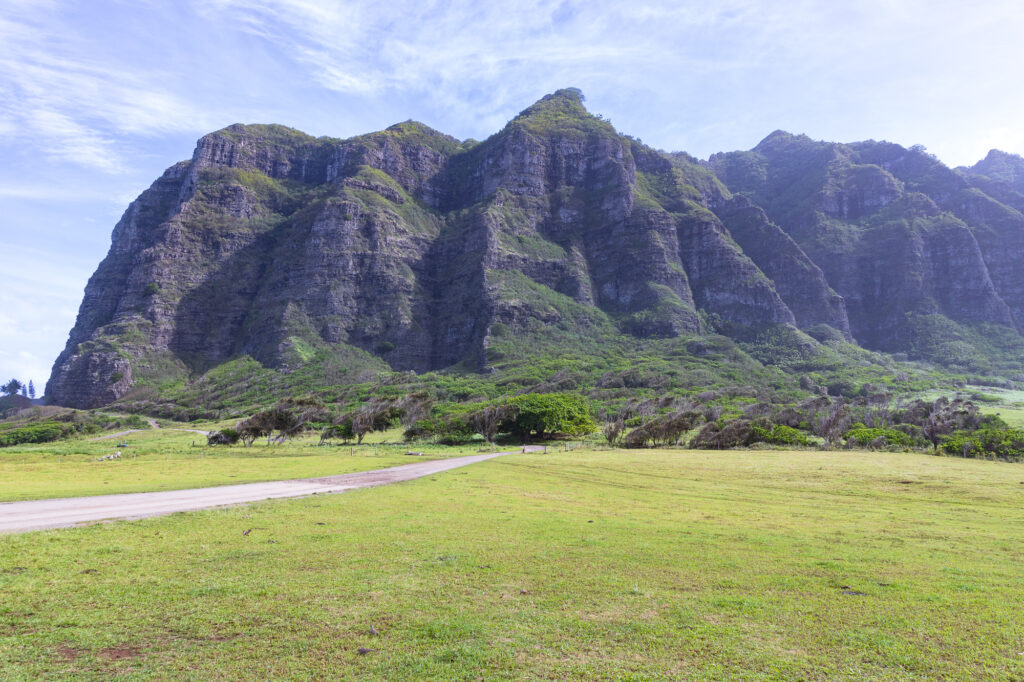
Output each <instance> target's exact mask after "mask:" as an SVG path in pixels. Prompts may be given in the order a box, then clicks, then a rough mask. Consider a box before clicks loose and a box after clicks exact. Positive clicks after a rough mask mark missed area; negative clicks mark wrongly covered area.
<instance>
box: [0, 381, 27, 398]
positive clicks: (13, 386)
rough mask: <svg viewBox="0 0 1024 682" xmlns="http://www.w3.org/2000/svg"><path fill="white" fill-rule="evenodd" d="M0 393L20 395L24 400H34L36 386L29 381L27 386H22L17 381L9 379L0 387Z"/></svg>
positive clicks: (22, 384)
mask: <svg viewBox="0 0 1024 682" xmlns="http://www.w3.org/2000/svg"><path fill="white" fill-rule="evenodd" d="M0 393H3V394H4V395H19V394H20V395H21V396H23V397H25V398H28V399H30V400H35V398H36V386H35V384H34V383H32V380H31V379H29V382H28V383H27V384H24V383H22V382H21V381H18V380H17V379H11V380H10V381H8V382H7V383H6V384H4V385H3V386H0Z"/></svg>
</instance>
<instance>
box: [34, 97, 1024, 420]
mask: <svg viewBox="0 0 1024 682" xmlns="http://www.w3.org/2000/svg"><path fill="white" fill-rule="evenodd" d="M1004 156H1006V157H1007V158H1003V157H1000V156H998V155H996V157H993V155H992V154H990V155H989V157H990V159H993V160H992V161H990V162H989V163H988V165H985V162H982V163H981V164H979V165H978V166H976V167H974V168H972V169H957V170H955V171H954V170H951V169H948V168H946V167H945V166H942V164H940V163H939V162H938V161H936V160H935V159H934V158H932V157H930V156H929V155H928V154H927V153H926V152H924V151H923V150H919V149H914V148H911V149H904V148H902V147H899V146H898V145H893V144H890V143H877V142H871V141H869V142H861V143H854V144H849V145H840V144H835V143H825V142H815V141H813V140H810V139H809V138H807V137H805V136H793V135H790V134H788V133H783V132H780V131H777V132H775V133H772V135H770V136H768V137H767V138H765V140H764V141H762V142H761V143H760V144H759V145H758V146H757V147H755V149H754V150H751V151H749V152H730V153H727V154H716V155H714V156H712V157H711V159H709V160H708V161H707V162H701V161H698V160H697V159H694V158H692V157H690V156H689V155H686V154H684V153H672V154H668V153H663V152H660V151H657V150H654V149H651V148H649V147H647V146H645V145H643V144H642V143H640V142H639V141H637V140H634V139H632V138H630V137H628V136H624V135H620V134H619V133H617V132H616V131H615V129H614V128H613V127H612V126H611V124H610V123H609V122H607V121H605V120H603V119H602V118H601V117H598V116H593V115H591V114H590V113H589V112H588V111H587V110H586V108H585V106H584V104H583V97H582V94H581V93H579V91H577V90H575V89H567V90H560V91H558V92H556V93H554V94H552V95H548V96H546V97H544V98H542V99H541V100H540V101H538V102H537V103H535V104H534V105H532V106H530V107H528V108H527V109H525V110H524V111H523V112H522V113H520V114H519V115H518V116H517V117H515V118H514V119H513V120H512V121H510V122H509V123H508V124H507V125H506V126H505V128H504V129H502V130H501V131H499V132H498V133H495V134H494V135H492V136H491V137H490V138H488V139H487V140H484V141H482V142H476V141H466V142H460V141H458V140H456V139H455V138H452V137H450V136H447V135H444V134H442V133H439V132H437V131H434V130H432V129H430V128H429V127H427V126H424V125H422V124H420V123H417V122H414V121H407V122H404V123H400V124H396V125H394V126H391V127H389V128H387V129H385V130H383V131H380V132H377V133H371V134H368V135H362V136H358V137H355V138H351V139H349V140H338V139H333V138H313V137H310V136H307V135H305V134H303V133H301V132H299V131H296V130H292V129H290V128H286V127H284V126H277V125H251V126H244V125H238V124H236V125H233V126H229V127H228V128H226V129H224V130H221V131H218V132H216V133H212V134H210V135H207V136H205V137H203V138H202V139H201V140H200V141H199V143H198V145H197V148H196V150H195V153H194V154H193V157H192V159H191V160H190V161H188V162H182V163H179V164H176V165H175V166H172V167H171V168H170V169H168V170H167V171H166V172H165V173H164V175H163V176H162V177H161V178H160V179H158V180H157V181H156V182H155V183H154V184H153V185H152V186H151V187H150V188H149V189H148V190H146V191H145V192H144V193H143V194H142V195H141V196H140V197H139V198H138V199H137V200H136V201H134V202H133V203H132V205H131V206H130V207H129V208H128V210H127V211H126V212H125V215H124V217H122V219H121V220H120V221H119V223H118V224H117V226H116V227H115V229H114V234H113V237H112V245H111V250H110V253H109V254H108V256H107V257H106V259H104V261H103V262H102V263H101V264H100V266H99V268H98V269H97V271H96V273H95V274H94V275H93V277H92V278H91V279H90V282H89V285H88V287H87V288H86V293H85V297H84V300H83V303H82V306H81V310H80V313H79V317H78V320H77V322H76V325H75V327H74V329H73V330H72V331H71V335H70V338H69V342H68V345H67V348H66V349H65V351H64V352H63V353H62V354H61V356H60V357H59V358H58V359H57V361H56V363H55V365H54V372H53V375H52V377H51V379H50V382H49V384H48V387H47V396H48V398H49V400H50V401H51V402H54V403H57V404H63V405H68V406H73V407H97V406H101V405H105V404H109V403H112V402H115V401H118V402H121V403H123V404H132V405H135V406H136V407H138V408H139V409H147V406H149V407H152V406H154V405H160V404H170V405H181V406H196V405H198V406H205V407H207V408H209V409H214V410H215V409H227V408H230V407H232V406H238V405H245V404H249V405H251V404H259V403H261V402H267V401H268V400H272V399H274V398H275V397H279V395H280V394H281V393H283V392H289V391H299V390H301V391H315V392H316V391H319V392H323V393H330V394H339V393H344V392H345V391H353V390H357V391H358V390H363V389H359V388H354V387H360V386H365V385H368V384H374V385H384V384H387V383H388V382H393V383H402V384H404V385H418V384H424V383H430V384H431V385H432V386H434V387H447V388H443V390H446V391H447V390H449V389H452V391H451V395H453V396H457V397H458V399H472V398H474V397H486V396H488V395H492V394H498V393H501V392H510V391H528V390H564V389H566V388H571V389H573V390H577V389H578V390H586V391H590V392H593V393H594V394H595V396H598V397H603V398H614V396H615V395H618V394H616V393H615V392H616V391H620V392H621V391H628V390H633V389H636V390H648V391H658V390H673V391H683V392H685V391H698V390H705V389H708V388H711V387H719V388H722V387H726V386H747V387H750V391H749V392H751V393H756V392H757V391H759V390H761V391H764V390H767V391H783V392H786V391H796V392H798V391H800V390H807V388H806V387H807V386H815V385H826V384H829V383H832V384H837V382H838V383H842V382H845V383H846V384H850V385H856V384H860V383H864V382H876V383H886V382H889V383H904V384H906V383H907V381H908V377H909V378H910V379H909V380H910V381H911V382H912V381H914V380H917V379H915V377H916V378H921V377H924V376H926V375H927V373H928V371H927V369H926V368H921V367H919V368H917V369H915V368H914V367H908V366H905V365H901V364H900V362H901V361H903V360H908V359H909V360H922V361H926V362H928V363H937V364H940V365H942V366H944V367H946V369H947V370H948V371H952V372H954V373H967V374H984V375H1002V376H1013V375H1015V374H1019V373H1020V372H1021V371H1022V369H1024V368H1022V367H1021V363H1020V361H1019V359H1020V358H1021V357H1024V354H1022V353H1021V351H1024V339H1022V338H1021V336H1020V334H1019V330H1020V328H1021V324H1022V322H1024V277H1022V276H1020V275H1018V274H1017V271H1016V267H1015V265H1014V264H1015V262H1016V259H1017V258H1019V256H1020V255H1022V254H1024V216H1022V214H1021V212H1020V210H1021V209H1020V208H1017V207H1015V206H1014V204H1013V202H1014V201H1015V200H1016V199H1015V197H1016V196H1018V195H1019V192H1018V190H1019V189H1020V188H1019V187H1018V185H1019V184H1020V178H1024V173H1018V172H1017V170H1015V169H1017V168H1018V165H1017V162H1018V161H1020V157H1009V156H1008V155H1004ZM986 171H987V172H988V173H989V174H986ZM990 190H991V191H990ZM1021 206H1022V207H1024V203H1022V204H1021ZM862 347H863V348H862ZM864 348H866V349H869V350H864ZM871 351H884V352H885V353H889V354H895V358H894V357H893V356H891V355H883V354H879V353H876V352H871ZM410 372H411V374H410ZM801 375H803V377H804V378H803V381H802V383H803V384H804V386H805V388H804V389H800V386H799V384H800V383H801ZM439 390H441V389H439Z"/></svg>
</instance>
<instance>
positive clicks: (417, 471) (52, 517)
mask: <svg viewBox="0 0 1024 682" xmlns="http://www.w3.org/2000/svg"><path fill="white" fill-rule="evenodd" d="M540 449H541V448H539V447H527V448H524V450H526V451H535V450H540ZM516 452H519V451H516ZM508 454H512V453H510V452H496V453H494V454H488V455H470V456H468V457H453V458H451V459H439V460H434V461H430V462H416V463H415V464H403V465H401V466H396V467H391V468H388V469H377V470H375V471H362V472H358V473H354V474H342V475H340V476H328V477H326V478H300V479H294V480H290V481H270V482H267V483H243V484H240V485H223V486H216V487H213V488H193V489H190V490H167V491H161V492H155V493H130V494H126V495H96V496H93V497H65V498H60V499H50V500H30V501H27V502H7V503H4V504H0V533H23V532H25V531H30V530H44V529H47V528H66V527H69V526H77V525H80V524H87V523H92V522H96V521H112V520H128V519H141V518H146V517H149V516H161V515H163V514H173V513H174V512H183V511H194V510H197V509H212V508H214V507H223V506H227V505H233V504H243V503H245V502H256V501H258V500H269V499H274V498H279V497H303V496H305V495H312V494H314V493H316V494H324V493H341V492H345V491H346V490H352V489H354V488H369V487H371V486H377V485H384V484H386V483H397V482H399V481H409V480H412V479H414V478H420V477H421V476H429V475H430V474H436V473H440V472H442V471H447V470H449V469H456V468H458V467H463V466H466V465H467V464H475V463H476V462H483V461H484V460H488V459H492V458H494V457H500V456H501V455H508Z"/></svg>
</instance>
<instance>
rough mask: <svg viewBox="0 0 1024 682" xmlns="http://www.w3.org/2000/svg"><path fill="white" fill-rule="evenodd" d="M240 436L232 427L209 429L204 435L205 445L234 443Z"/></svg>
mask: <svg viewBox="0 0 1024 682" xmlns="http://www.w3.org/2000/svg"><path fill="white" fill-rule="evenodd" d="M240 438H241V436H240V435H239V434H238V431H235V430H234V429H221V430H220V431H211V432H210V434H209V435H208V436H206V444H207V445H234V444H235V443H237V442H238V441H239V439H240Z"/></svg>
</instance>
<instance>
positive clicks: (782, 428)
mask: <svg viewBox="0 0 1024 682" xmlns="http://www.w3.org/2000/svg"><path fill="white" fill-rule="evenodd" d="M750 442H751V443H771V444H773V445H811V440H810V439H809V438H808V437H807V435H806V434H805V433H803V432H802V431H800V430H799V429H794V428H793V427H791V426H786V425H784V424H775V425H774V426H771V427H770V428H769V427H768V426H767V425H765V426H762V425H760V424H754V425H753V426H752V427H751V428H750Z"/></svg>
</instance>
